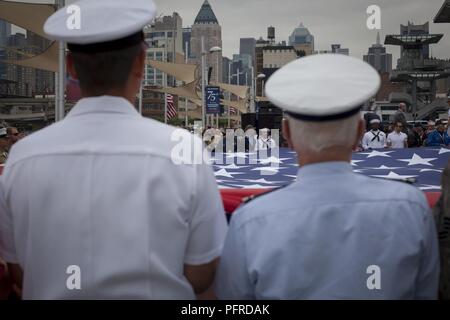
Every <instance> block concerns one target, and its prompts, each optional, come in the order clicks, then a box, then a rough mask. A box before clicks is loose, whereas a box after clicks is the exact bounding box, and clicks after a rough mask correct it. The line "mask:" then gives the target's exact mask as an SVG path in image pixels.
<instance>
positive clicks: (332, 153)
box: [297, 146, 352, 167]
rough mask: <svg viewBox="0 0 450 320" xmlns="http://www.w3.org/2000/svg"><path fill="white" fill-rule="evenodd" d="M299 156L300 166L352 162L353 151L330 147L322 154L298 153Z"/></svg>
mask: <svg viewBox="0 0 450 320" xmlns="http://www.w3.org/2000/svg"><path fill="white" fill-rule="evenodd" d="M297 154H299V155H300V154H301V156H299V165H300V166H301V167H302V166H305V165H308V164H315V163H323V162H335V161H339V162H350V161H351V159H352V150H351V149H349V148H344V147H338V146H336V147H330V148H327V149H325V150H323V151H320V152H310V151H306V152H305V151H302V152H300V151H297Z"/></svg>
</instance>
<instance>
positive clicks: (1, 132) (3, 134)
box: [0, 128, 8, 138]
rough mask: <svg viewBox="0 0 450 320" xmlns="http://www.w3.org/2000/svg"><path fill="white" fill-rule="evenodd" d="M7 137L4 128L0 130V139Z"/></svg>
mask: <svg viewBox="0 0 450 320" xmlns="http://www.w3.org/2000/svg"><path fill="white" fill-rule="evenodd" d="M6 136H8V132H7V131H6V128H0V138H4V137H6Z"/></svg>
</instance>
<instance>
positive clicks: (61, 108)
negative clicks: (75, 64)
mask: <svg viewBox="0 0 450 320" xmlns="http://www.w3.org/2000/svg"><path fill="white" fill-rule="evenodd" d="M55 4H56V6H57V9H61V8H63V7H64V6H65V0H56V1H55ZM65 58H66V44H65V43H64V42H58V72H57V74H56V75H55V81H56V82H55V122H58V121H61V120H62V119H64V115H65V96H64V95H65V77H66V60H65Z"/></svg>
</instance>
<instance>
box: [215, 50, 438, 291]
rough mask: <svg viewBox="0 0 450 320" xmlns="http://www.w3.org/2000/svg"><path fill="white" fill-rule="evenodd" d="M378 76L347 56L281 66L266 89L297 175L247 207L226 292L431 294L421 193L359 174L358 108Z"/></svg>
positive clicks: (221, 281)
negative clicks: (355, 155) (355, 166)
mask: <svg viewBox="0 0 450 320" xmlns="http://www.w3.org/2000/svg"><path fill="white" fill-rule="evenodd" d="M379 86H380V77H379V75H378V73H377V71H375V70H374V69H373V68H372V67H371V66H370V65H369V64H367V63H365V62H363V61H361V60H359V59H356V58H352V57H348V56H344V55H339V54H337V55H333V54H324V55H315V56H310V57H306V58H301V59H298V60H296V61H294V62H291V63H289V64H288V65H286V66H284V67H283V68H281V69H280V70H278V71H277V72H276V73H274V75H272V77H271V78H270V80H269V81H268V83H267V87H266V90H267V91H266V92H267V96H268V97H269V99H270V100H271V101H272V103H274V104H275V105H277V106H279V107H280V108H282V109H284V111H285V113H286V119H284V121H283V134H284V137H285V138H286V140H287V141H288V143H289V145H290V147H292V148H293V149H295V151H296V152H297V153H298V155H299V164H300V169H299V172H298V179H297V181H296V182H294V183H292V184H291V185H289V186H287V187H285V188H282V189H279V190H277V191H274V192H271V193H269V194H266V195H263V196H261V197H258V198H256V199H255V200H253V201H250V202H249V203H247V204H246V205H244V206H242V207H241V208H240V209H239V210H238V211H237V213H235V214H234V215H233V217H232V219H231V224H230V227H229V231H228V235H227V239H226V241H225V245H224V251H223V253H222V257H221V259H220V266H219V270H218V279H217V280H216V293H217V295H218V297H219V298H221V299H433V298H436V295H437V286H438V277H439V266H438V263H439V260H438V246H437V238H436V227H435V225H434V222H433V217H432V215H431V214H430V210H429V208H428V204H427V201H426V199H425V196H424V194H423V193H422V192H420V191H419V190H418V189H416V188H414V187H412V186H410V185H408V184H406V183H402V182H394V181H387V180H382V179H375V178H369V177H366V176H363V175H361V174H357V173H354V172H353V171H352V165H351V164H350V161H351V157H352V150H353V148H354V147H355V146H357V145H358V143H359V141H360V139H361V137H362V134H363V132H364V129H365V122H364V121H363V120H362V119H361V114H360V108H361V106H362V105H363V103H364V102H366V101H368V100H369V99H370V98H371V97H372V96H373V95H375V94H376V92H377V91H378V88H379Z"/></svg>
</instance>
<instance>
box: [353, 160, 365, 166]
mask: <svg viewBox="0 0 450 320" xmlns="http://www.w3.org/2000/svg"><path fill="white" fill-rule="evenodd" d="M363 161H364V160H352V166H355V167H357V166H358V165H357V163H358V162H363Z"/></svg>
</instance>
